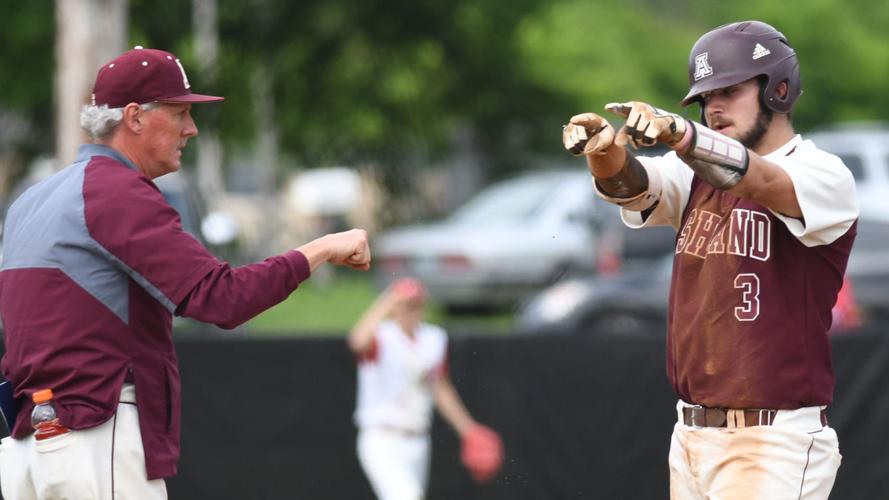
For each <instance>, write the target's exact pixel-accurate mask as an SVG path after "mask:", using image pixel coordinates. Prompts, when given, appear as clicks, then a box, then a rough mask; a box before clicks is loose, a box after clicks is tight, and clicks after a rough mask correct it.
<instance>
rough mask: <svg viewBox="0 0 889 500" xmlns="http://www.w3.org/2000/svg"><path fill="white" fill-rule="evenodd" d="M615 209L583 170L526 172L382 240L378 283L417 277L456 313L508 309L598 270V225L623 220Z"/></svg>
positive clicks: (379, 240)
mask: <svg viewBox="0 0 889 500" xmlns="http://www.w3.org/2000/svg"><path fill="white" fill-rule="evenodd" d="M603 210H609V211H612V212H611V213H608V214H602V213H601V212H602V211H603ZM616 210H617V209H616V208H615V207H612V206H609V205H608V204H606V203H604V202H600V201H598V199H597V197H596V196H595V193H594V191H593V186H592V179H591V178H590V175H589V173H587V172H586V171H585V169H583V168H577V169H571V170H555V171H538V172H531V173H527V174H524V175H521V176H519V177H515V178H513V179H510V180H506V181H503V182H500V183H497V184H494V185H491V186H490V187H488V188H486V189H484V190H483V191H481V192H480V193H479V194H477V195H476V196H475V197H474V198H472V199H471V200H470V201H469V202H468V203H466V204H465V205H464V206H462V207H461V208H459V209H458V210H456V211H455V212H454V213H453V214H452V215H451V216H450V217H448V218H447V219H445V220H444V221H442V222H440V223H432V224H420V225H413V226H407V227H402V228H396V229H394V230H392V231H389V232H386V233H383V234H381V235H380V236H378V237H377V238H376V239H375V240H374V260H375V263H374V269H375V272H376V279H377V283H378V285H380V286H384V285H386V284H387V283H389V282H390V281H391V280H393V279H394V278H396V277H398V276H404V275H411V276H414V277H417V278H419V279H420V280H422V281H423V282H424V283H425V284H426V286H427V287H428V289H429V293H430V295H431V296H432V298H433V299H435V300H436V301H437V302H439V303H440V304H442V305H444V306H446V307H447V308H448V309H450V310H460V309H479V308H491V307H498V306H499V307H502V306H508V305H511V304H514V303H516V302H517V301H519V300H521V299H523V298H525V297H526V296H528V295H529V294H530V293H531V292H534V291H536V290H539V289H540V288H542V287H544V286H546V285H548V284H551V283H553V282H554V281H556V280H557V279H559V278H560V277H562V276H563V275H565V274H566V273H574V272H590V271H593V270H595V268H596V266H597V259H598V258H599V257H600V256H601V255H600V252H599V250H600V245H598V244H597V242H598V240H599V238H598V235H599V233H600V232H601V230H602V224H600V223H599V221H600V220H604V219H610V220H612V221H616V220H618V216H617V214H616V213H614V211H616Z"/></svg>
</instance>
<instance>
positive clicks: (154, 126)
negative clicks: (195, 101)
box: [141, 103, 198, 179]
mask: <svg viewBox="0 0 889 500" xmlns="http://www.w3.org/2000/svg"><path fill="white" fill-rule="evenodd" d="M143 118H144V120H145V122H144V123H145V129H144V131H145V132H144V136H143V137H142V146H143V155H142V158H143V161H142V164H141V167H142V169H143V172H144V173H145V174H146V175H147V176H148V177H149V178H151V179H154V178H156V177H160V176H161V175H164V174H168V173H170V172H175V171H177V170H179V168H180V167H181V166H182V150H183V149H185V145H186V143H187V142H188V139H189V138H191V137H194V136H196V135H198V129H197V126H195V124H194V120H192V118H191V104H182V103H161V104H160V105H159V106H158V107H156V108H154V109H152V110H150V111H147V112H146V113H145V114H144V117H143Z"/></svg>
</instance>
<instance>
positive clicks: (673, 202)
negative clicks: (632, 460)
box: [563, 21, 858, 499]
mask: <svg viewBox="0 0 889 500" xmlns="http://www.w3.org/2000/svg"><path fill="white" fill-rule="evenodd" d="M688 79H689V84H690V87H691V88H690V90H689V92H688V95H687V96H686V97H685V99H683V101H682V104H683V105H688V104H691V103H693V102H697V103H699V104H700V105H701V123H697V122H693V121H691V120H687V119H684V118H682V117H680V116H678V115H676V114H673V113H670V112H667V111H664V110H661V109H658V108H655V107H654V106H651V105H649V104H646V103H643V102H638V101H633V102H626V103H613V104H609V105H607V106H606V109H607V110H608V111H611V112H613V113H616V114H618V115H620V116H621V117H623V118H624V119H625V123H624V125H623V126H622V127H621V128H620V130H618V131H615V130H614V129H613V128H612V126H611V125H610V124H609V123H608V122H607V121H606V120H605V119H604V118H602V117H601V116H599V115H597V114H594V113H584V114H580V115H577V116H574V117H572V118H571V120H570V123H569V124H568V125H566V127H565V130H564V133H563V142H564V144H565V147H566V148H567V149H569V150H570V151H572V152H574V153H575V154H582V155H584V156H585V157H586V160H587V164H588V167H589V169H590V172H591V173H592V175H593V178H594V181H595V186H596V190H597V192H598V194H599V195H600V196H601V197H603V198H604V199H606V200H608V201H610V202H612V203H615V204H617V205H620V206H621V207H622V210H621V217H622V218H623V221H624V223H626V224H627V225H628V226H630V227H649V226H658V225H670V226H672V227H674V228H675V229H676V230H677V232H678V235H677V238H676V248H675V256H674V265H673V280H672V285H671V289H670V313H669V321H668V333H667V374H668V376H669V378H670V382H671V383H672V386H673V388H674V390H675V391H676V393H677V395H678V396H679V398H680V400H679V402H678V404H677V416H678V421H677V423H676V425H675V427H674V432H673V438H672V443H671V449H670V458H669V462H670V495H671V498H673V499H704V498H710V499H726V498H807V499H814V498H827V497H828V495H829V493H830V490H831V488H832V487H833V482H834V479H835V477H836V472H837V469H838V468H839V465H840V460H841V457H840V453H839V445H838V442H837V436H836V433H835V432H834V430H833V429H832V428H830V427H829V426H828V425H827V418H826V416H825V413H824V410H825V408H826V407H827V405H828V404H830V403H831V401H832V398H833V390H834V372H833V366H832V361H831V347H830V341H829V340H828V336H827V332H828V330H829V328H830V326H831V307H832V306H833V305H834V303H835V302H836V300H837V293H838V292H839V290H840V287H841V286H842V283H843V274H844V272H845V268H846V262H847V260H848V257H849V252H850V250H851V248H852V242H853V241H854V239H855V234H856V224H857V218H858V207H857V205H856V201H855V185H854V181H853V179H852V175H851V173H850V172H849V170H848V169H847V168H846V167H845V165H843V163H842V161H841V160H840V159H839V158H837V157H836V156H833V155H830V154H828V153H826V152H824V151H821V150H819V149H817V148H816V147H815V145H814V144H813V143H812V142H811V141H807V140H804V139H803V138H802V137H800V136H799V135H797V134H796V133H795V132H794V129H793V124H792V121H791V111H792V109H793V106H794V103H795V102H796V100H797V98H798V97H799V96H800V94H801V92H802V90H801V80H800V74H799V63H798V61H797V56H796V53H795V52H794V50H793V48H792V47H791V46H790V44H789V43H788V41H787V39H786V38H785V37H784V35H783V34H781V33H780V32H778V31H777V30H775V28H773V27H771V26H769V25H767V24H765V23H762V22H757V21H748V22H740V23H733V24H728V25H724V26H720V27H718V28H716V29H714V30H712V31H710V32H708V33H706V34H705V35H703V36H702V37H701V38H700V39H699V40H698V41H697V43H696V44H695V45H694V47H693V48H692V51H691V54H690V56H689V66H688ZM657 143H660V144H664V145H666V146H668V147H670V148H672V149H673V152H671V153H669V154H667V155H664V156H661V157H654V158H643V157H639V158H636V157H634V155H633V154H632V153H631V152H630V151H628V150H627V149H625V148H624V147H623V146H624V145H626V144H630V145H632V146H635V147H644V146H651V145H654V144H657Z"/></svg>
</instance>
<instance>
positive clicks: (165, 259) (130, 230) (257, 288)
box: [84, 163, 310, 328]
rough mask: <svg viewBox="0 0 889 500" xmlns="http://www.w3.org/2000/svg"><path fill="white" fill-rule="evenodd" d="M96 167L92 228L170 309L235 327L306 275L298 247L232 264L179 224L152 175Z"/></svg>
mask: <svg viewBox="0 0 889 500" xmlns="http://www.w3.org/2000/svg"><path fill="white" fill-rule="evenodd" d="M92 166H93V165H91V167H92ZM95 166H96V167H97V168H96V170H94V171H93V172H90V171H89V170H88V172H87V178H86V179H85V182H84V200H85V201H84V213H85V217H86V224H87V228H88V230H89V232H90V235H91V236H92V237H93V238H94V239H95V240H96V242H97V243H98V244H99V245H100V246H101V247H102V248H103V249H104V251H105V252H107V253H108V255H109V257H110V258H111V259H112V260H113V261H115V262H116V263H117V264H118V265H119V266H120V268H121V269H122V270H123V271H124V272H125V273H126V274H127V275H129V276H130V278H132V279H133V281H135V282H136V283H138V284H139V285H140V286H142V287H143V288H144V289H145V290H146V291H147V292H148V293H149V294H150V295H151V296H152V297H154V298H155V299H156V300H158V301H159V302H160V303H161V304H163V305H164V306H165V307H166V308H167V309H168V310H169V311H170V312H171V313H174V312H175V313H176V314H178V315H181V316H187V317H191V318H194V319H197V320H200V321H204V322H207V323H214V324H216V325H219V326H220V327H223V328H234V327H236V326H237V325H239V324H241V323H243V322H245V321H247V320H249V319H250V318H252V317H254V316H255V315H257V314H259V313H260V312H262V311H264V310H265V309H267V308H269V307H271V306H273V305H275V304H277V303H279V302H281V301H282V300H284V299H285V298H287V296H288V295H290V293H291V292H293V290H295V289H296V288H297V286H298V285H299V284H300V283H301V282H302V281H304V280H305V279H307V278H308V277H309V275H310V269H309V263H308V260H307V259H306V257H305V256H304V255H303V254H302V253H300V252H298V251H296V250H291V251H289V252H286V253H284V254H282V255H277V256H274V257H270V258H268V259H266V260H264V261H262V262H259V263H255V264H250V265H246V266H241V267H237V268H232V267H230V266H229V265H228V264H227V263H226V262H222V261H220V260H218V259H217V258H216V257H214V256H213V255H212V254H210V252H209V251H207V249H206V248H204V246H203V245H202V244H201V243H200V242H199V241H198V240H196V239H195V238H194V237H193V236H192V235H190V234H189V233H187V232H185V230H183V229H182V224H181V222H180V220H179V214H178V213H177V212H176V210H174V209H173V208H172V207H171V206H170V205H169V204H168V203H167V201H166V200H165V199H164V197H163V195H162V194H161V192H160V190H158V188H157V187H156V186H155V185H154V183H153V182H151V181H150V180H148V179H146V178H145V177H143V176H142V175H141V174H139V173H138V172H134V171H132V170H130V169H127V168H121V167H120V166H118V165H105V166H104V167H106V168H101V167H102V165H101V164H100V163H99V164H97V165H95ZM100 169H101V173H99V170H100ZM91 176H92V177H93V178H91Z"/></svg>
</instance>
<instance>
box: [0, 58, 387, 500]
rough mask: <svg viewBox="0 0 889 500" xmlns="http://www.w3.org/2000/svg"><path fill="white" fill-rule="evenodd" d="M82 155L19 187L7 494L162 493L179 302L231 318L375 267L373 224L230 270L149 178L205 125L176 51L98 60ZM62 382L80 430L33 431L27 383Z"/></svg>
mask: <svg viewBox="0 0 889 500" xmlns="http://www.w3.org/2000/svg"><path fill="white" fill-rule="evenodd" d="M93 92H94V93H93V100H92V103H91V104H90V105H87V106H85V107H84V109H83V111H82V113H81V124H82V125H83V127H84V129H86V130H87V132H89V134H90V135H91V137H92V138H93V142H92V143H90V144H84V145H82V146H81V147H80V149H79V150H78V155H77V159H76V160H75V162H74V163H73V164H71V165H69V166H68V167H66V168H65V169H63V170H61V171H59V172H57V173H56V174H54V175H52V176H51V177H49V178H48V179H46V180H44V181H43V182H41V183H39V184H36V185H35V186H33V187H31V188H30V189H29V190H27V191H26V192H25V193H24V194H22V195H21V196H20V197H19V198H18V199H17V200H16V202H15V203H14V204H13V205H12V207H11V208H10V209H9V212H8V214H7V218H6V224H5V232H4V247H3V253H4V255H3V265H2V271H0V316H2V319H3V326H4V334H5V338H4V340H5V342H6V353H5V354H4V356H3V362H2V370H3V375H4V376H5V377H6V378H7V379H8V380H9V381H11V382H12V385H13V386H14V395H15V398H16V399H17V400H18V402H19V404H20V406H21V410H20V411H19V413H18V417H17V419H16V421H15V424H14V426H13V429H12V437H9V438H5V439H3V441H2V445H0V476H2V478H0V479H2V481H0V484H2V490H3V497H4V498H6V499H7V500H14V499H16V500H18V499H22V500H24V499H36V498H40V499H54V498H68V499H111V498H134V499H141V500H151V499H163V498H166V497H167V491H166V485H165V483H164V478H166V477H170V476H173V475H175V474H176V467H177V462H178V458H179V416H180V412H179V409H180V381H179V368H178V361H177V359H176V352H175V349H174V346H173V337H172V317H173V314H176V315H179V316H186V317H191V318H195V319H198V320H201V321H206V322H211V323H215V324H217V325H220V326H222V327H225V328H233V327H235V326H237V325H239V324H241V323H243V322H245V321H247V320H248V319H250V318H251V317H253V316H255V315H256V314H258V313H260V312H262V311H263V310H265V309H267V308H269V307H271V306H273V305H275V304H277V303H278V302H280V301H282V300H284V299H285V298H286V297H287V296H288V295H289V294H290V293H291V292H293V291H294V290H295V289H296V288H297V287H298V286H299V284H300V283H301V282H303V281H305V280H306V279H308V278H309V276H310V274H311V272H312V270H313V269H315V268H317V267H318V266H320V265H322V264H323V263H325V262H329V263H331V264H337V265H345V266H349V267H352V268H355V269H363V270H366V269H368V267H369V266H370V252H369V250H368V245H367V235H366V233H365V232H364V231H363V230H359V229H353V230H351V231H347V232H343V233H335V234H329V235H326V236H323V237H321V238H318V239H316V240H314V241H311V242H309V243H306V244H305V245H302V246H301V247H299V248H295V249H293V250H290V251H288V252H285V253H283V254H281V255H277V256H273V257H269V258H268V259H266V260H264V261H263V262H260V263H256V264H250V265H246V266H241V267H238V268H232V267H230V266H229V265H228V264H227V263H225V262H222V261H219V260H218V259H216V258H215V257H213V256H212V255H210V253H208V252H207V250H206V249H205V248H204V247H203V246H201V244H200V243H198V241H197V240H196V239H195V238H194V237H192V236H191V235H189V234H188V233H186V232H184V231H183V229H182V224H181V223H180V220H179V216H178V215H177V213H176V211H175V210H174V209H173V208H172V207H170V205H169V204H168V203H167V202H166V200H165V199H164V197H163V195H162V194H161V192H160V191H159V190H158V188H157V186H156V185H155V184H154V182H153V179H155V178H157V177H159V176H162V175H164V174H167V173H170V172H174V171H176V170H178V169H179V168H180V166H181V157H182V150H183V149H184V148H185V145H186V143H187V142H188V140H189V139H190V138H191V137H194V136H195V135H197V133H198V129H197V127H196V126H195V123H194V121H193V120H192V117H191V106H192V105H193V104H198V103H208V102H214V101H221V100H222V98H221V97H215V96H207V95H201V94H196V93H193V92H192V91H191V86H190V85H189V83H188V78H187V77H186V75H185V69H184V68H183V67H182V65H181V64H180V62H179V59H178V58H176V56H175V55H173V54H171V53H169V52H165V51H162V50H153V49H143V48H142V47H136V48H135V49H133V50H130V51H127V52H126V53H124V54H122V55H121V56H119V57H117V58H115V59H114V60H113V61H109V62H108V63H107V64H105V65H104V66H102V68H101V69H100V70H99V72H98V75H97V77H96V82H95V86H94V91H93ZM40 389H52V391H53V394H54V396H55V397H54V399H53V402H54V404H55V406H56V412H57V414H58V417H59V420H60V423H61V425H63V426H64V427H67V428H68V429H69V432H65V433H63V434H61V435H59V436H56V437H52V438H49V439H45V440H44V439H41V440H38V439H35V437H34V429H33V428H32V427H31V422H30V418H29V416H30V412H31V409H32V407H33V404H32V403H31V395H32V394H33V393H34V392H35V391H38V390H40Z"/></svg>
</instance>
